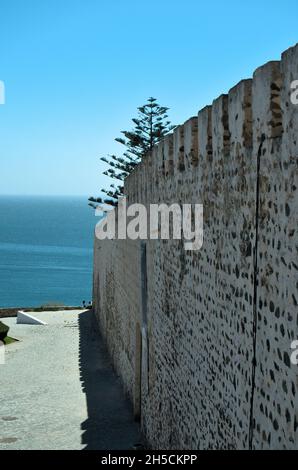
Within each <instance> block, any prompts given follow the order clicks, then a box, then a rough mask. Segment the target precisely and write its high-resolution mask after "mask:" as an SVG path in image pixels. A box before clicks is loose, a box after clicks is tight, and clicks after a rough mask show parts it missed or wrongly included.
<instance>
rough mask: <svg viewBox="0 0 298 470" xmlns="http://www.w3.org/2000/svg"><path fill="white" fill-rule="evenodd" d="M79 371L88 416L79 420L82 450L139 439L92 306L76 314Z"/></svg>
mask: <svg viewBox="0 0 298 470" xmlns="http://www.w3.org/2000/svg"><path fill="white" fill-rule="evenodd" d="M79 332H80V353H79V354H80V357H79V366H80V375H81V382H82V387H83V391H84V393H85V394H86V401H87V410H88V419H87V420H86V421H84V422H83V423H82V424H81V428H82V431H83V433H82V444H84V445H85V447H84V449H85V450H87V449H88V450H116V449H119V450H123V449H130V448H132V446H133V445H134V444H136V443H138V442H139V441H140V432H139V426H138V424H137V423H136V422H135V421H134V419H133V413H132V408H131V404H130V402H129V401H128V400H127V399H126V398H125V396H124V393H123V389H122V386H121V382H120V379H119V378H118V377H117V376H116V374H115V373H114V371H113V369H112V366H111V363H110V361H109V357H108V354H107V351H106V348H105V345H104V341H103V340H102V337H101V335H100V333H99V329H98V325H97V321H96V318H95V316H94V314H93V312H92V310H87V311H86V312H83V313H81V314H79Z"/></svg>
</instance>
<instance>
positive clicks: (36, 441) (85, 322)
mask: <svg viewBox="0 0 298 470" xmlns="http://www.w3.org/2000/svg"><path fill="white" fill-rule="evenodd" d="M33 315H34V316H36V317H38V318H40V319H42V320H44V321H46V322H47V323H48V325H46V326H31V325H16V319H15V318H7V319H2V321H3V322H4V323H6V324H7V325H9V326H10V327H11V329H10V331H9V335H10V336H14V337H16V338H18V339H20V341H19V342H17V343H13V344H11V345H9V346H7V347H6V352H5V364H4V365H0V374H1V387H0V450H2V449H111V450H115V449H130V448H131V447H132V446H133V445H134V444H136V443H138V442H140V434H139V428H138V425H137V424H136V423H135V422H134V420H133V417H132V410H131V407H130V404H129V402H128V401H127V400H126V399H125V397H124V395H123V390H122V387H121V383H120V380H119V379H118V378H117V377H116V376H115V374H114V373H113V371H112V368H111V365H110V363H109V360H108V357H107V353H106V350H105V348H104V345H103V343H102V341H101V339H100V336H99V333H98V331H97V325H96V321H95V319H94V317H93V314H92V312H91V311H86V312H83V311H63V312H42V313H34V314H33Z"/></svg>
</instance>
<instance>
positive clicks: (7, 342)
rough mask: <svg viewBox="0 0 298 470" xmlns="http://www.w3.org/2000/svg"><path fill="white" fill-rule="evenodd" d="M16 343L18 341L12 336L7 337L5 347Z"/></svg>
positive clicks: (4, 341)
mask: <svg viewBox="0 0 298 470" xmlns="http://www.w3.org/2000/svg"><path fill="white" fill-rule="evenodd" d="M16 341H18V340H17V339H15V338H11V337H10V336H6V338H4V340H3V343H4V344H5V346H8V345H9V344H11V343H15V342H16Z"/></svg>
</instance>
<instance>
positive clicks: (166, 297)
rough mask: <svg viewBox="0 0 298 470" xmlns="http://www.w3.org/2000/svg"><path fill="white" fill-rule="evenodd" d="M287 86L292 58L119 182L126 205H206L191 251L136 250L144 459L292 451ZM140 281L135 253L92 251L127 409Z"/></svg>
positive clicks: (104, 246) (292, 245)
mask: <svg viewBox="0 0 298 470" xmlns="http://www.w3.org/2000/svg"><path fill="white" fill-rule="evenodd" d="M295 79H298V47H297V46H296V47H295V48H292V49H290V50H289V51H287V52H286V53H285V54H284V55H283V60H282V62H281V63H280V62H271V63H269V64H267V65H266V66H264V67H262V68H260V69H258V70H257V71H256V73H255V75H254V79H253V80H243V81H241V82H240V83H239V84H238V85H236V86H235V87H234V88H232V89H231V90H230V92H229V94H228V95H222V96H220V97H219V98H218V99H217V100H215V101H214V102H213V105H212V106H208V107H206V108H204V109H203V110H201V111H200V112H199V113H198V116H197V118H191V119H190V120H188V121H186V123H185V124H184V125H183V126H179V127H177V128H176V129H175V131H174V133H173V135H170V136H167V137H166V139H165V140H164V142H161V143H160V144H159V145H158V146H157V147H155V149H154V151H153V152H152V155H151V156H147V157H146V158H145V159H144V160H143V162H142V163H141V164H140V165H139V166H138V167H137V168H136V170H135V171H134V172H133V173H132V174H131V175H130V176H129V177H128V178H127V180H126V182H125V193H126V194H127V196H128V201H129V204H131V203H135V202H138V203H143V204H145V205H146V207H147V208H149V204H150V203H151V204H152V203H155V204H156V203H167V204H172V203H179V204H183V203H188V204H189V203H192V204H195V203H197V204H203V205H204V243H203V247H202V249H201V250H200V251H198V252H195V251H193V252H191V251H185V249H184V244H183V241H179V240H148V241H147V242H146V244H147V276H148V279H147V288H148V303H147V317H148V318H147V323H148V328H147V335H148V336H147V344H146V348H147V350H148V358H149V359H148V367H146V368H144V369H143V371H142V373H141V376H142V389H141V401H142V409H141V422H142V428H143V431H144V433H145V436H146V438H147V440H148V442H149V444H150V445H151V446H152V447H153V448H156V449H177V448H179V449H208V448H212V449H219V448H220V449H247V448H249V447H252V448H264V449H279V448H281V449H282V448H288V449H295V448H297V447H298V441H297V439H298V438H297V432H298V429H297V428H298V426H297V423H298V415H297V413H298V402H297V400H298V390H297V389H298V382H297V377H298V369H297V366H295V365H292V364H291V363H290V362H289V355H290V353H291V350H290V345H291V341H292V340H293V339H297V338H298V319H297V312H298V307H297V302H298V295H297V264H298V262H297V258H298V257H297V245H298V241H297V186H298V181H297V156H298V155H297V136H298V119H297V114H298V107H297V106H296V107H295V106H293V105H292V104H291V102H290V83H291V81H293V80H295ZM140 269H141V268H140V241H138V240H137V241H131V240H127V241H116V240H115V241H103V242H99V241H97V240H96V242H95V270H94V303H95V305H96V312H97V315H98V319H99V323H100V325H101V329H102V331H103V332H104V334H105V337H106V339H107V343H108V346H109V350H110V352H111V355H112V357H113V359H114V363H115V366H116V369H117V371H118V372H119V373H120V375H121V377H122V379H123V382H124V384H125V388H126V390H127V391H128V393H129V395H130V396H131V398H132V399H133V400H134V402H135V403H136V402H137V400H136V393H137V394H138V393H139V391H138V386H136V385H137V382H136V377H137V376H138V375H137V374H136V364H137V363H138V362H137V357H138V354H139V352H138V351H137V349H136V345H137V344H138V341H137V340H136V329H138V328H139V327H141V325H142V303H141V283H140V282H141V271H140ZM144 373H147V374H148V377H144ZM147 379H148V380H147ZM147 382H148V387H147ZM145 384H146V386H145Z"/></svg>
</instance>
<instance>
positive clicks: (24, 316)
mask: <svg viewBox="0 0 298 470" xmlns="http://www.w3.org/2000/svg"><path fill="white" fill-rule="evenodd" d="M17 323H19V324H23V325H46V323H45V322H44V321H42V320H39V319H38V318H36V317H33V316H32V315H29V314H28V313H25V312H23V311H22V310H20V311H19V312H18V316H17Z"/></svg>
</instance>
